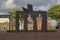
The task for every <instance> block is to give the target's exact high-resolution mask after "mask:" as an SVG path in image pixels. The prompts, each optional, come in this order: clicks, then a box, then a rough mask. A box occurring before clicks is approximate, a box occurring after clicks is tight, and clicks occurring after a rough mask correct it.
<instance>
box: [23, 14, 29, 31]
mask: <svg viewBox="0 0 60 40" xmlns="http://www.w3.org/2000/svg"><path fill="white" fill-rule="evenodd" d="M27 17H28V15H26V14H25V15H24V32H27V31H28V29H27Z"/></svg>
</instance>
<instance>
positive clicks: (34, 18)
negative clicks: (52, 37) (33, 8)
mask: <svg viewBox="0 0 60 40" xmlns="http://www.w3.org/2000/svg"><path fill="white" fill-rule="evenodd" d="M31 17H32V19H33V22H34V26H33V31H34V32H36V31H37V19H36V15H31Z"/></svg>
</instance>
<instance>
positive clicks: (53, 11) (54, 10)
mask: <svg viewBox="0 0 60 40" xmlns="http://www.w3.org/2000/svg"><path fill="white" fill-rule="evenodd" d="M48 16H50V17H53V16H54V17H55V18H56V19H59V18H60V5H55V6H54V7H51V8H50V9H48Z"/></svg>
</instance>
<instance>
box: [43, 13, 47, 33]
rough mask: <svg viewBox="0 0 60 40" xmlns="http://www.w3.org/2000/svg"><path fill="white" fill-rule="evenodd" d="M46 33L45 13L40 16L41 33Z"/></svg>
mask: <svg viewBox="0 0 60 40" xmlns="http://www.w3.org/2000/svg"><path fill="white" fill-rule="evenodd" d="M46 31H47V13H46V12H43V14H42V32H46Z"/></svg>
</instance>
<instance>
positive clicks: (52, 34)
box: [0, 30, 60, 40]
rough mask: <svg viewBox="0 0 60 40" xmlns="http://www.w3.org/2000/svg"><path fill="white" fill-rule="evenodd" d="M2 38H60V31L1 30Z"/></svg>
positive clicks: (12, 39)
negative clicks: (12, 31)
mask: <svg viewBox="0 0 60 40" xmlns="http://www.w3.org/2000/svg"><path fill="white" fill-rule="evenodd" d="M0 40H60V30H58V32H33V33H32V32H21V33H7V32H3V31H0Z"/></svg>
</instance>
